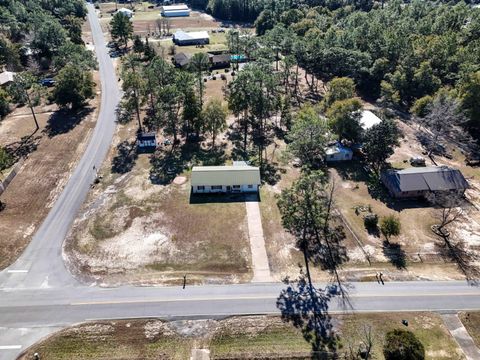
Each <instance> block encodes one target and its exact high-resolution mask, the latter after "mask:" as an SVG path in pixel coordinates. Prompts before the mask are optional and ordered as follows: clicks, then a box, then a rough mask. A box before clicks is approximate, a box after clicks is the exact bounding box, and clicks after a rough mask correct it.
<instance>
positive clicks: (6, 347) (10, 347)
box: [0, 345, 22, 350]
mask: <svg viewBox="0 0 480 360" xmlns="http://www.w3.org/2000/svg"><path fill="white" fill-rule="evenodd" d="M21 348H22V345H0V350H18V349H21Z"/></svg>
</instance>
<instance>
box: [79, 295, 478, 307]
mask: <svg viewBox="0 0 480 360" xmlns="http://www.w3.org/2000/svg"><path fill="white" fill-rule="evenodd" d="M435 296H455V297H458V296H478V297H480V293H428V294H416V293H413V294H405V293H403V294H353V295H349V298H364V297H370V298H382V297H392V298H394V297H435ZM277 298H278V296H277V295H275V296H273V295H252V296H220V297H211V298H207V297H196V298H195V297H192V298H188V297H185V298H165V299H135V300H102V301H82V302H73V303H70V305H71V306H81V305H108V304H139V303H163V302H181V301H193V302H195V301H223V300H272V299H277Z"/></svg>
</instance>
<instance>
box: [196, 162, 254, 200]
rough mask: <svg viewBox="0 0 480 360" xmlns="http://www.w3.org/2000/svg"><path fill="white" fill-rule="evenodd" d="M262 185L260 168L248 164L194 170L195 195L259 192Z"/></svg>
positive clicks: (203, 167) (199, 167) (198, 167)
mask: <svg viewBox="0 0 480 360" xmlns="http://www.w3.org/2000/svg"><path fill="white" fill-rule="evenodd" d="M260 183H261V181H260V168H258V167H255V166H250V165H246V164H235V165H231V166H194V167H193V168H192V178H191V186H192V192H193V193H194V194H205V193H243V192H258V189H259V186H260Z"/></svg>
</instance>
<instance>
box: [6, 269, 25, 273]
mask: <svg viewBox="0 0 480 360" xmlns="http://www.w3.org/2000/svg"><path fill="white" fill-rule="evenodd" d="M7 272H8V273H28V270H7Z"/></svg>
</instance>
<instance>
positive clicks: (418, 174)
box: [381, 166, 469, 198]
mask: <svg viewBox="0 0 480 360" xmlns="http://www.w3.org/2000/svg"><path fill="white" fill-rule="evenodd" d="M381 180H382V182H383V184H384V185H385V187H386V188H387V189H388V191H389V192H390V194H392V196H394V197H396V198H413V197H422V196H425V195H427V194H428V193H431V192H434V193H438V192H457V193H462V194H463V193H464V192H465V190H466V189H468V187H469V186H468V182H467V180H465V178H464V177H463V175H462V173H461V172H460V170H458V169H453V168H451V167H448V166H431V167H424V168H409V169H404V170H387V171H385V172H383V173H382V174H381Z"/></svg>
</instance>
